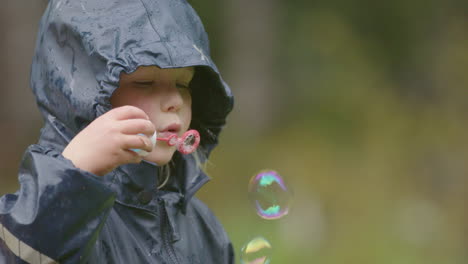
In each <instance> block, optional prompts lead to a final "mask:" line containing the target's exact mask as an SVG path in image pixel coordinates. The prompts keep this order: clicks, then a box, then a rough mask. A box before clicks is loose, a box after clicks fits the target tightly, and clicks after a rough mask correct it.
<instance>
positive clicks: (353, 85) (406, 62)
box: [0, 0, 468, 264]
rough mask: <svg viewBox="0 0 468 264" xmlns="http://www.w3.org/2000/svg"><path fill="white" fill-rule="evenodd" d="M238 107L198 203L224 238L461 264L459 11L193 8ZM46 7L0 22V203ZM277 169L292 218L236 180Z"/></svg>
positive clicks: (467, 248) (10, 178) (466, 44)
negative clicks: (290, 194) (260, 205)
mask: <svg viewBox="0 0 468 264" xmlns="http://www.w3.org/2000/svg"><path fill="white" fill-rule="evenodd" d="M191 3H192V4H193V6H194V8H195V9H196V10H197V11H198V12H199V14H200V16H201V18H202V20H203V21H204V23H205V26H206V29H207V31H208V34H209V36H210V38H211V42H212V43H211V47H212V55H213V57H214V59H215V61H217V63H218V64H219V67H220V69H221V71H222V72H223V73H224V78H225V79H226V81H227V82H228V83H229V84H230V85H231V88H232V89H233V92H234V95H235V96H236V106H235V109H234V111H233V112H232V114H231V115H230V117H229V122H228V125H227V126H226V128H225V130H224V133H223V134H222V137H221V140H220V142H221V144H220V145H219V147H218V148H217V149H216V150H215V151H214V153H213V155H212V158H211V160H210V163H209V165H208V173H209V174H210V175H211V176H212V178H213V180H212V181H211V182H210V183H208V184H207V185H206V186H205V187H204V188H203V189H202V190H201V191H200V193H199V194H198V196H199V197H200V198H201V199H202V200H204V201H205V202H206V203H207V204H208V205H209V206H210V207H211V208H212V209H213V211H214V212H215V214H216V215H217V216H218V218H219V219H220V220H221V222H222V223H223V224H224V226H225V228H226V230H227V232H228V233H229V235H230V237H231V238H232V240H233V243H234V245H235V248H236V253H237V257H238V259H239V251H240V249H241V247H242V245H243V244H244V243H246V242H248V241H249V240H250V239H252V238H253V237H255V236H257V235H261V236H264V237H265V238H267V239H268V240H269V241H270V242H271V244H272V245H273V256H272V262H271V263H272V264H275V263H322V264H324V263H327V264H342V263H356V264H358V263H359V264H362V263H379V264H393V263H395V264H396V263H398V264H405V263H408V264H409V263H411V264H413V263H414V264H417V263H421V264H423V263H424V264H430V263H434V264H436V263H437V264H440V263H444V264H445V263H454V264H455V263H457V264H458V263H460V264H462V263H467V262H468V210H467V205H466V204H467V202H468V178H467V172H468V143H467V140H466V134H467V132H468V124H465V122H466V121H467V119H468V103H467V102H468V92H467V88H468V16H467V14H468V4H467V2H466V1H455V0H447V1H441V0H438V1H435V0H426V1H422V0H412V1H404V0H394V1H370V0H355V1H341V0H329V1H305V0H293V1H285V0H282V1H281V0H269V1H267V0H256V1H248V0H216V1H214V0H193V1H191ZM45 4H46V1H45V0H16V1H13V0H6V2H5V1H4V2H3V4H2V7H1V9H0V10H1V11H0V35H1V41H0V56H2V62H3V63H1V64H0V70H1V77H2V86H3V87H2V96H0V102H1V103H0V111H1V115H0V118H1V120H0V133H1V136H2V138H3V139H4V140H3V143H2V148H1V150H0V159H1V163H0V170H1V172H2V176H1V178H0V193H1V194H4V193H7V192H14V191H15V190H16V189H17V188H18V183H17V178H16V177H17V170H18V165H19V162H20V160H21V155H22V153H23V152H24V150H25V148H26V147H27V146H28V145H30V144H33V143H35V142H36V140H37V136H38V134H39V129H40V127H41V126H42V120H41V118H40V115H39V113H38V111H37V109H36V106H35V102H34V98H33V96H32V93H31V91H30V88H29V84H28V81H29V67H30V63H31V58H32V54H33V46H34V41H35V37H36V31H37V24H38V21H39V18H40V15H41V13H42V11H43V10H44V7H45ZM262 169H274V170H277V171H278V172H279V173H280V174H281V175H283V176H284V178H285V179H286V180H287V181H288V182H289V184H290V187H291V188H292V189H293V190H294V202H293V206H292V208H291V210H290V213H289V215H287V216H286V217H284V218H282V219H279V220H275V221H267V220H263V219H260V218H259V217H258V216H257V215H256V214H255V210H254V209H253V208H252V206H251V205H250V203H249V201H248V199H247V198H248V196H247V184H248V181H249V179H250V177H252V176H253V175H255V174H256V173H257V172H259V171H260V170H262Z"/></svg>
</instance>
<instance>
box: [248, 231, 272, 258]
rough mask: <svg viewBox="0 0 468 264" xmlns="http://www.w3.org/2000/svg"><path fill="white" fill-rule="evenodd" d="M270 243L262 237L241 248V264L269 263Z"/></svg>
mask: <svg viewBox="0 0 468 264" xmlns="http://www.w3.org/2000/svg"><path fill="white" fill-rule="evenodd" d="M271 253H272V248H271V244H270V242H268V240H266V239H265V238H263V237H256V238H254V239H252V240H251V241H250V242H249V243H247V244H245V245H244V246H243V247H242V252H241V263H242V264H268V263H270V261H271Z"/></svg>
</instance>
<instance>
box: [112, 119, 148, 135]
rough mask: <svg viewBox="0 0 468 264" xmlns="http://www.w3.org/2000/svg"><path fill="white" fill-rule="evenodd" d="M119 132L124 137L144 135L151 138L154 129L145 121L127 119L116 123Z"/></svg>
mask: <svg viewBox="0 0 468 264" xmlns="http://www.w3.org/2000/svg"><path fill="white" fill-rule="evenodd" d="M118 126H119V130H120V132H121V133H123V134H126V135H136V134H145V135H148V136H152V135H153V134H154V131H155V130H156V128H155V127H154V125H153V123H151V121H149V120H146V119H127V120H121V121H119V122H118Z"/></svg>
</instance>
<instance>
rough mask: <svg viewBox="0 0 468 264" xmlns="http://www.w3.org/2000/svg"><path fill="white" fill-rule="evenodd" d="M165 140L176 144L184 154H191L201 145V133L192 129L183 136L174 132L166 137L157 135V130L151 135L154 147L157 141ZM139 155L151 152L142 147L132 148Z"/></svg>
mask: <svg viewBox="0 0 468 264" xmlns="http://www.w3.org/2000/svg"><path fill="white" fill-rule="evenodd" d="M142 135H143V134H142ZM158 140H159V141H165V142H166V143H167V145H169V146H176V148H177V150H178V151H179V152H180V153H182V154H190V153H193V152H194V151H195V150H197V148H198V146H199V145H200V133H198V131H196V130H194V129H191V130H189V131H187V132H185V133H184V134H183V135H182V136H181V137H178V136H177V135H176V134H172V135H170V136H168V137H166V138H160V137H157V134H156V132H155V133H154V134H153V136H152V137H151V142H152V143H153V147H154V146H156V142H157V141H158ZM132 150H133V151H135V152H136V153H138V155H140V156H142V157H144V156H146V155H148V154H149V153H148V152H146V151H144V150H142V149H132Z"/></svg>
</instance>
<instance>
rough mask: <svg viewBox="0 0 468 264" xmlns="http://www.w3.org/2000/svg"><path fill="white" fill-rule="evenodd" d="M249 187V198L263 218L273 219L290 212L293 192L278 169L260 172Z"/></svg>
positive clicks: (252, 179) (251, 180)
mask: <svg viewBox="0 0 468 264" xmlns="http://www.w3.org/2000/svg"><path fill="white" fill-rule="evenodd" d="M248 189H249V198H250V200H251V202H252V203H253V205H254V207H255V209H256V211H257V214H258V215H259V216H260V217H261V218H263V219H267V220H273V219H278V218H281V217H283V216H285V215H287V214H288V213H289V208H290V205H291V201H292V192H291V190H290V189H289V188H288V187H287V185H286V183H285V181H284V179H283V178H282V177H281V176H280V175H279V174H278V173H277V172H276V171H274V170H264V171H261V172H259V173H258V174H256V175H255V176H253V177H252V178H251V179H250V182H249V188H248Z"/></svg>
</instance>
